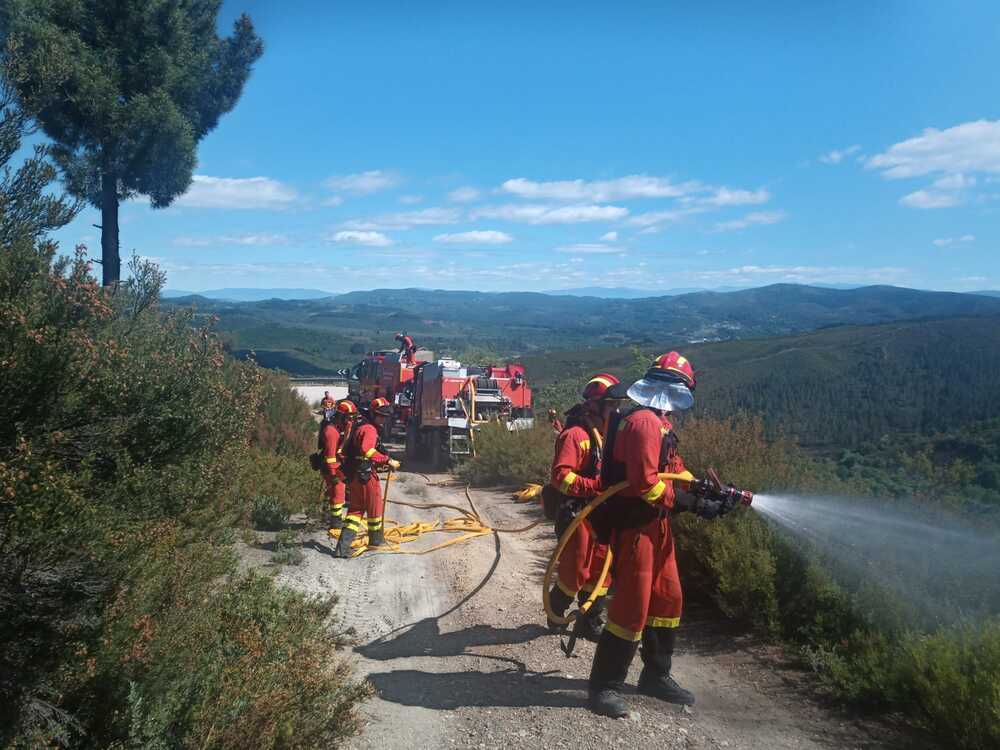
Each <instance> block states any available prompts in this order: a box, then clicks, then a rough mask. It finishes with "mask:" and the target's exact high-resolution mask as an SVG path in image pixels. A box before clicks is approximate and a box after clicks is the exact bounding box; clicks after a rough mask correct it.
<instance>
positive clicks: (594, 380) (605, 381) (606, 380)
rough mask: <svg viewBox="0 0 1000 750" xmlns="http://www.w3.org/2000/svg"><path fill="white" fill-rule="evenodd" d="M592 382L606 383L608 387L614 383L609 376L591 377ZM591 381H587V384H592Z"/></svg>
mask: <svg viewBox="0 0 1000 750" xmlns="http://www.w3.org/2000/svg"><path fill="white" fill-rule="evenodd" d="M590 383H600V384H601V385H606V386H607V387H608V388H610V387H611V386H613V385H614V383H612V382H611V381H610V380H608V379H607V378H591V379H590ZM590 383H587V385H590Z"/></svg>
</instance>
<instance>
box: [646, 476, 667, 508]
mask: <svg viewBox="0 0 1000 750" xmlns="http://www.w3.org/2000/svg"><path fill="white" fill-rule="evenodd" d="M666 489H667V485H666V483H665V482H664V481H663V480H662V479H661V480H660V481H659V482H657V483H656V484H654V485H653V486H652V487H650V488H649V489H648V490H646V491H645V492H643V493H642V499H643V500H645V501H646V502H647V503H655V502H656V501H657V500H659V499H660V495H662V494H663V491H664V490H666Z"/></svg>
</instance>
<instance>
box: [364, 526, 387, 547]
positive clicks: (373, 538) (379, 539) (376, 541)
mask: <svg viewBox="0 0 1000 750" xmlns="http://www.w3.org/2000/svg"><path fill="white" fill-rule="evenodd" d="M384 544H385V531H384V530H383V529H381V528H379V529H375V530H374V531H372V530H371V529H369V530H368V546H369V547H381V546H382V545H384Z"/></svg>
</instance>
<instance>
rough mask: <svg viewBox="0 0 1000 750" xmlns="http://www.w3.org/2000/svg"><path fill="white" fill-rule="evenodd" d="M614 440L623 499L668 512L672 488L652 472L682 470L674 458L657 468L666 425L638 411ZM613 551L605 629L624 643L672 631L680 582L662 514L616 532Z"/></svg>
mask: <svg viewBox="0 0 1000 750" xmlns="http://www.w3.org/2000/svg"><path fill="white" fill-rule="evenodd" d="M619 429H620V431H619V433H618V435H617V436H616V438H615V444H614V454H613V458H614V460H615V461H619V462H622V463H624V464H625V479H626V480H627V481H628V483H629V487H628V488H627V489H625V490H623V491H622V493H621V494H622V495H623V496H625V497H635V498H641V499H642V500H644V501H645V502H647V503H650V504H653V505H658V504H661V505H665V506H666V507H667V508H672V507H673V504H674V488H673V484H672V483H671V482H664V481H663V480H661V479H660V478H659V477H658V476H657V473H658V472H663V471H669V472H675V473H680V472H682V471H684V462H683V461H682V460H681V458H680V457H679V456H677V455H676V454H675V455H672V456H667V457H666V461H665V462H664V463H663V464H662V465H661V464H660V451H661V446H662V444H663V438H664V437H665V436H666V435H667V434H668V433H669V432H670V429H671V425H670V422H669V421H668V420H667V418H666V417H665V416H658V415H657V414H655V413H654V412H652V411H650V410H648V409H640V410H638V411H636V412H633V413H632V414H630V415H629V416H627V417H626V418H625V419H624V420H622V423H621V425H620V428H619ZM611 550H612V552H613V553H614V560H615V573H616V576H617V577H616V581H617V584H616V586H617V587H616V590H615V595H614V597H613V599H612V601H611V606H610V607H609V608H608V624H607V626H606V629H607V630H608V631H610V632H611V633H612V634H614V635H616V636H618V637H619V638H623V639H624V640H627V641H638V640H640V639H641V638H642V630H643V628H644V627H645V626H647V625H650V626H652V627H655V628H676V627H677V626H678V625H680V620H681V606H682V604H683V597H682V594H681V582H680V578H679V577H678V575H677V560H676V558H675V557H674V537H673V534H672V533H671V531H670V521H669V520H668V519H667V516H666V514H664V517H663V518H656V519H653V520H652V521H649V522H648V523H646V524H644V525H643V526H640V527H638V528H632V529H618V530H616V531H615V533H614V536H613V537H612V541H611Z"/></svg>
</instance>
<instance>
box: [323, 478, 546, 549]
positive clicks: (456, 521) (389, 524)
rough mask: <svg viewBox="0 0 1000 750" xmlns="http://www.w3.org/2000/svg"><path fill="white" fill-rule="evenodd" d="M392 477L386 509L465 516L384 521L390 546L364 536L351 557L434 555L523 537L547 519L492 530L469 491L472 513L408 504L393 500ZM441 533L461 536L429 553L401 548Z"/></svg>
mask: <svg viewBox="0 0 1000 750" xmlns="http://www.w3.org/2000/svg"><path fill="white" fill-rule="evenodd" d="M391 477H392V472H391V471H390V472H389V474H387V475H386V478H385V479H386V483H385V491H384V493H383V496H382V497H383V500H384V501H385V504H386V505H388V504H390V503H392V504H394V505H402V506H405V507H407V508H418V509H421V510H430V509H434V508H448V509H449V510H454V511H457V512H458V513H460V514H461V515H460V516H458V517H455V518H450V519H447V520H445V521H413V522H411V523H406V524H400V523H398V522H396V521H393V520H391V519H386V520H385V521H384V534H385V541H386V543H385V544H384V545H382V546H379V547H369V546H368V537H367V535H365V534H363V533H362V534H359V535H358V537H357V538H356V539H355V540H354V542H353V544H351V549H352V550H353V553H352V555H351V557H357V556H358V555H360V554H362V553H363V552H365V551H369V552H382V553H396V554H401V555H426V554H428V553H430V552H435V551H437V550H439V549H444V548H445V547H450V546H451V545H453V544H458V543H460V542H465V541H468V540H469V539H475V538H476V537H478V536H485V535H486V534H493V533H498V534H519V533H521V532H524V531H530V530H531V529H533V528H535V527H536V526H538V524H540V523H542V522H543V521H544V520H545V519H544V518H540V519H538V520H537V521H534V522H532V523H529V524H528V525H527V526H522V527H520V528H516V529H498V528H494V527H492V526H487V525H486V524H485V523H483V520H482V518H481V517H480V516H479V511H477V510H476V506H475V504H474V503H473V502H472V493H471V492H470V491H469V488H468V487H466V488H465V497H466V499H467V500H468V501H469V507H470V508H471V510H466V509H465V508H461V507H459V506H457V505H449V504H448V503H408V502H403V501H402V500H389V480H390V478H391ZM440 532H443V533H453V534H454V533H457V534H460V536H457V537H455V538H454V539H449V540H447V541H444V542H441V543H440V544H435V545H434V546H433V547H429V548H428V549H422V550H412V551H411V550H407V549H403V548H402V547H401V545H403V544H405V543H407V542H412V541H415V540H417V539H419V538H420V537H421V536H422V535H424V534H432V533H440ZM329 534H330V536H331V537H332V538H334V539H338V540H339V539H340V529H330V531H329Z"/></svg>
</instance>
